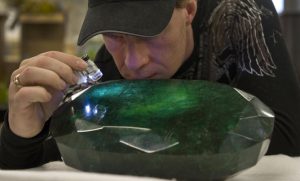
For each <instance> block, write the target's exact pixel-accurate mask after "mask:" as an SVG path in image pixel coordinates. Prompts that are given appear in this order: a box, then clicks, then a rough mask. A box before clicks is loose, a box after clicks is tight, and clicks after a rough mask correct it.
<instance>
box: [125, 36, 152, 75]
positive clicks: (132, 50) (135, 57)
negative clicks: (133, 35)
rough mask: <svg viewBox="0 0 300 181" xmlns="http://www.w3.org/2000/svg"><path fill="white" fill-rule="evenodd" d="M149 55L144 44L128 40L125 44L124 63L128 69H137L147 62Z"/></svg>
mask: <svg viewBox="0 0 300 181" xmlns="http://www.w3.org/2000/svg"><path fill="white" fill-rule="evenodd" d="M148 62H149V56H148V52H147V48H146V46H145V44H143V43H141V42H139V41H138V40H130V41H129V42H128V46H127V52H126V57H125V65H126V66H127V68H128V69H129V70H134V71H135V70H138V69H140V68H142V67H143V66H145V65H146V64H148Z"/></svg>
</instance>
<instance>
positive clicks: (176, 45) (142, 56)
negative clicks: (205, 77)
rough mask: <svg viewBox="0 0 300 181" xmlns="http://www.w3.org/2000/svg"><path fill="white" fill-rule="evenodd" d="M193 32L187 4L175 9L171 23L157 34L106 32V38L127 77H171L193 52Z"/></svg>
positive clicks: (105, 40) (104, 35)
mask: <svg viewBox="0 0 300 181" xmlns="http://www.w3.org/2000/svg"><path fill="white" fill-rule="evenodd" d="M153 26H155V25H153ZM191 34H192V30H191V25H190V24H189V23H187V22H186V10H185V9H184V8H183V9H175V10H174V13H173V16H172V19H171V21H170V22H169V24H168V26H167V27H166V29H165V30H164V31H163V32H162V33H161V34H159V35H158V36H156V37H151V38H141V37H136V36H131V35H125V34H119V33H105V34H103V38H104V42H105V45H106V48H107V50H108V51H109V52H110V54H111V55H112V56H113V58H114V61H115V63H116V65H117V68H118V70H119V72H120V73H121V75H122V76H123V77H124V78H125V79H168V78H170V77H171V76H173V75H174V74H175V73H176V71H177V70H178V69H179V67H180V66H181V65H182V63H183V62H184V61H185V60H186V59H187V58H188V57H189V55H190V54H191V51H192V49H193V38H192V35H191Z"/></svg>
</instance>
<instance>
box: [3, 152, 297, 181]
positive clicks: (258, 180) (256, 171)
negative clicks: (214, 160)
mask: <svg viewBox="0 0 300 181" xmlns="http://www.w3.org/2000/svg"><path fill="white" fill-rule="evenodd" d="M120 180H122V181H138V180H144V181H150V180H151V181H163V180H164V179H158V178H149V177H134V176H124V175H110V174H98V173H87V172H82V171H78V170H76V169H73V168H70V167H68V166H66V165H65V164H64V163H63V162H51V163H48V164H46V165H43V166H41V167H37V168H33V169H27V170H9V171H7V170H0V181H120ZM164 181H166V180H164ZM226 181H300V157H288V156H286V155H274V156H265V157H263V158H262V159H261V160H260V161H259V162H258V163H257V165H255V166H254V167H252V168H250V169H247V170H245V171H243V172H241V173H239V174H237V175H235V176H234V177H232V178H229V179H227V180H226Z"/></svg>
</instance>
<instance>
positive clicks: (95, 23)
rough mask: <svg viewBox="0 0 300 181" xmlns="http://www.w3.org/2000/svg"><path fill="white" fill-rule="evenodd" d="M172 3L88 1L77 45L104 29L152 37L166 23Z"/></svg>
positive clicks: (159, 0)
mask: <svg viewBox="0 0 300 181" xmlns="http://www.w3.org/2000/svg"><path fill="white" fill-rule="evenodd" d="M175 5H176V0H89V1H88V11H87V14H86V16H85V19H84V22H83V25H82V27H81V31H80V34H79V38H78V42H77V44H78V45H83V44H84V43H85V42H86V41H88V40H89V39H90V38H92V37H93V36H95V35H98V34H101V33H105V32H116V33H124V34H129V35H135V36H141V37H153V36H156V35H158V34H160V33H161V32H162V31H163V30H164V28H165V27H166V26H167V25H168V23H169V21H170V19H171V17H172V14H173V10H174V8H175Z"/></svg>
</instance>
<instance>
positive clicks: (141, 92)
mask: <svg viewBox="0 0 300 181" xmlns="http://www.w3.org/2000/svg"><path fill="white" fill-rule="evenodd" d="M273 124H274V114H273V112H272V111H271V110H270V109H269V108H268V107H267V106H266V105H264V104H263V103H262V102H261V101H260V100H259V99H257V98H256V97H254V96H252V95H250V94H247V93H245V92H243V91H241V90H238V89H234V88H232V87H229V86H226V85H221V84H217V83H210V82H206V81H201V80H134V81H129V80H121V81H111V82H106V83H101V84H98V85H95V86H93V87H91V88H89V89H87V90H86V91H83V92H81V94H80V95H76V97H74V99H73V100H72V101H71V102H68V103H65V104H63V105H62V106H60V108H59V109H58V110H57V111H56V112H55V113H54V115H53V118H52V121H51V127H50V130H51V133H52V135H53V136H54V138H55V140H56V142H57V144H58V147H59V150H60V152H61V154H62V158H63V160H64V162H65V163H66V164H67V165H69V166H72V167H75V168H78V169H80V170H85V171H92V172H101V173H115V174H128V175H138V176H151V177H160V178H178V179H186V180H188V179H198V180H199V179H205V180H213V179H220V178H226V177H228V176H230V175H233V174H235V173H237V172H239V171H241V170H244V169H246V168H249V167H251V166H254V165H255V164H256V163H257V162H258V161H259V159H260V158H261V157H262V156H263V155H264V154H265V152H266V151H267V148H268V145H269V142H270V135H271V133H272V130H273Z"/></svg>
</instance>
